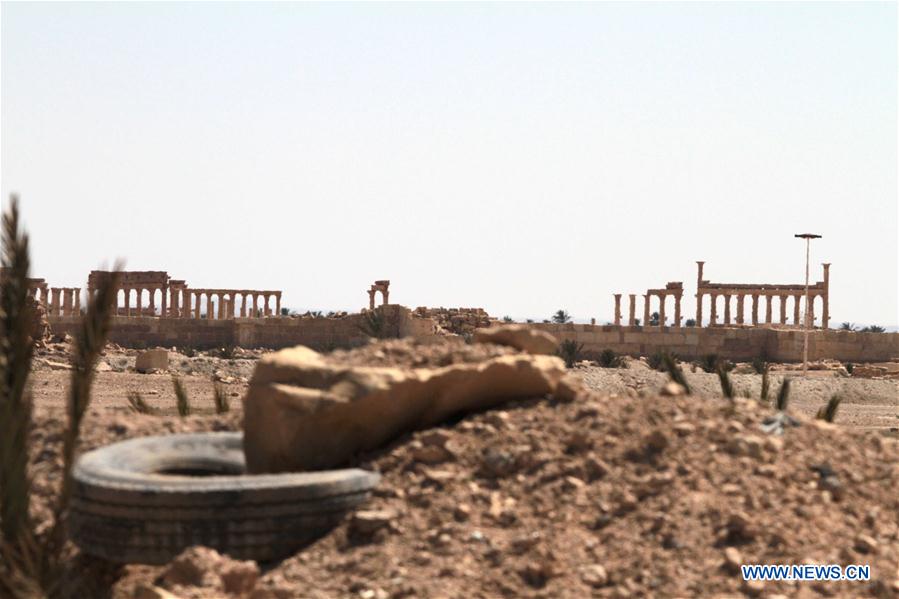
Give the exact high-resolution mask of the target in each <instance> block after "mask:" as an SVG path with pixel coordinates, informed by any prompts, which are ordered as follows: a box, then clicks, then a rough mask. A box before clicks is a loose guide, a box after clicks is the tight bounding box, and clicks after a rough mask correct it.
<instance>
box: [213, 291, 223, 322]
mask: <svg viewBox="0 0 899 599" xmlns="http://www.w3.org/2000/svg"><path fill="white" fill-rule="evenodd" d="M215 297H217V298H218V319H219V320H221V319H223V318H224V317H225V294H224V293H216V294H215Z"/></svg>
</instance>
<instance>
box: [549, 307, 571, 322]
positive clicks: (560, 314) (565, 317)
mask: <svg viewBox="0 0 899 599" xmlns="http://www.w3.org/2000/svg"><path fill="white" fill-rule="evenodd" d="M553 322H554V323H556V324H565V323H566V322H571V316H569V314H568V312H566V311H565V310H558V311H557V312H556V313H555V314H553Z"/></svg>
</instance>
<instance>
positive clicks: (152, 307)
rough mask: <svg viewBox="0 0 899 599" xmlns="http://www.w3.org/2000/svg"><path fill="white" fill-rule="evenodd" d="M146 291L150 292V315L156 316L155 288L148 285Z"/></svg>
mask: <svg viewBox="0 0 899 599" xmlns="http://www.w3.org/2000/svg"><path fill="white" fill-rule="evenodd" d="M147 293H148V294H150V316H156V290H155V289H154V288H152V287H150V288H149V289H147Z"/></svg>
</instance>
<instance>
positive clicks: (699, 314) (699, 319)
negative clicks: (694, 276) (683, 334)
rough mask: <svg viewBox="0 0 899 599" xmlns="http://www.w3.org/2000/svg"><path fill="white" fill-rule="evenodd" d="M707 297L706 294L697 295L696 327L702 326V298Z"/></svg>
mask: <svg viewBox="0 0 899 599" xmlns="http://www.w3.org/2000/svg"><path fill="white" fill-rule="evenodd" d="M704 296H705V294H704V293H699V292H697V293H696V326H698V327H701V326H702V298H703V297H704Z"/></svg>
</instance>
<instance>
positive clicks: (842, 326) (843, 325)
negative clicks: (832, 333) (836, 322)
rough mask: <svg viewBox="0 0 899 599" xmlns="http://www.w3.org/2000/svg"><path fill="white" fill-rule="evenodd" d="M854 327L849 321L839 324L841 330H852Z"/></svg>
mask: <svg viewBox="0 0 899 599" xmlns="http://www.w3.org/2000/svg"><path fill="white" fill-rule="evenodd" d="M855 329H856V327H855V325H854V324H853V323H851V322H844V323H841V324H840V330H841V331H854V330H855Z"/></svg>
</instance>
